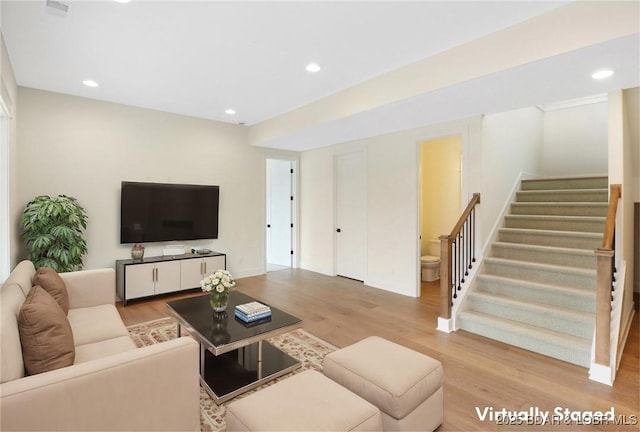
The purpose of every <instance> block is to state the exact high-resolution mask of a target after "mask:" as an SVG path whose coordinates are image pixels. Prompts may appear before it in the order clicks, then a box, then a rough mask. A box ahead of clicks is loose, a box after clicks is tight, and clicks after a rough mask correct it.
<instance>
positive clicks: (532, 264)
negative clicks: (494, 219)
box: [485, 257, 596, 276]
mask: <svg viewBox="0 0 640 432" xmlns="http://www.w3.org/2000/svg"><path fill="white" fill-rule="evenodd" d="M485 262H488V263H500V264H506V265H513V266H518V267H522V268H530V269H536V270H549V271H557V272H564V273H572V274H576V275H586V276H595V275H596V270H595V269H593V270H591V269H581V268H577V267H569V266H559V265H553V264H543V263H535V262H529V261H518V260H512V259H508V258H496V257H487V258H485Z"/></svg>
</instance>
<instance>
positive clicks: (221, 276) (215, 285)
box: [200, 270, 236, 293]
mask: <svg viewBox="0 0 640 432" xmlns="http://www.w3.org/2000/svg"><path fill="white" fill-rule="evenodd" d="M235 285H236V282H235V281H234V280H233V277H232V276H231V273H229V272H228V271H227V270H216V271H214V272H213V273H211V274H210V275H209V276H207V277H206V278H204V279H202V280H201V281H200V287H201V288H202V291H205V292H212V291H214V290H215V291H216V292H219V293H228V292H229V291H231V288H233V287H234V286H235Z"/></svg>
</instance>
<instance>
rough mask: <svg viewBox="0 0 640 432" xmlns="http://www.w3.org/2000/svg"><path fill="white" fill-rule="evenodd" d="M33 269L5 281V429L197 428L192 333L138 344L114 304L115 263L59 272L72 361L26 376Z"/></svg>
mask: <svg viewBox="0 0 640 432" xmlns="http://www.w3.org/2000/svg"><path fill="white" fill-rule="evenodd" d="M34 274H35V269H34V267H33V264H32V263H31V262H30V261H23V262H21V263H19V264H18V265H17V266H16V268H15V269H14V270H13V272H12V273H11V274H10V275H9V278H8V279H7V280H6V281H5V282H4V283H3V284H2V286H1V287H0V306H1V311H0V313H1V315H0V325H1V327H0V343H1V347H0V348H1V351H0V354H1V360H0V397H1V399H0V430H3V431H9V430H31V431H35V430H85V431H90V430H101V431H106V430H146V431H151V430H154V431H156V430H172V431H178V430H192V431H194V430H199V429H200V407H199V398H200V396H199V395H200V393H199V389H200V388H199V374H198V368H199V363H198V362H199V351H198V345H197V343H196V342H195V341H194V340H193V339H191V338H187V337H184V338H178V339H174V340H171V341H169V342H163V343H160V344H156V345H152V346H148V347H144V348H136V346H135V344H134V343H133V341H132V339H131V338H130V337H129V334H128V332H127V329H126V327H125V326H124V324H123V322H122V320H121V318H120V315H119V314H118V311H117V309H116V308H115V304H114V302H115V272H114V270H113V269H99V270H86V271H78V272H70V273H61V274H60V276H61V277H62V279H63V280H64V282H65V284H66V288H67V291H68V295H69V312H68V315H67V317H68V320H69V324H70V325H71V329H72V331H73V340H74V346H75V360H74V362H73V365H71V366H67V367H62V368H60V369H55V370H50V371H48V372H43V373H39V374H36V375H31V376H25V370H24V362H23V357H22V346H21V343H20V334H19V330H18V324H17V316H18V314H19V313H20V309H21V307H22V304H23V302H24V300H25V296H26V294H27V293H28V292H29V290H30V289H31V284H32V279H33V277H34Z"/></svg>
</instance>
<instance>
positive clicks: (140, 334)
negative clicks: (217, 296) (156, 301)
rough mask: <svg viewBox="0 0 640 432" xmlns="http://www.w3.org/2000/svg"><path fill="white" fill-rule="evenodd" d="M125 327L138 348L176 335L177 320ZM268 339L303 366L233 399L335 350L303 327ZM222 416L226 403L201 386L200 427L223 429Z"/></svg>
mask: <svg viewBox="0 0 640 432" xmlns="http://www.w3.org/2000/svg"><path fill="white" fill-rule="evenodd" d="M127 329H128V330H129V334H130V335H131V337H132V338H133V340H134V341H135V343H136V345H137V346H138V347H142V346H145V345H153V344H157V343H160V342H164V341H167V340H169V339H174V338H175V337H176V323H175V321H173V320H172V319H171V318H162V319H159V320H155V321H148V322H145V323H142V324H136V325H133V326H129V327H127ZM182 330H183V331H182V334H183V336H184V335H186V332H185V331H184V327H183V329H182ZM268 341H269V342H271V343H272V344H273V345H275V346H276V347H278V348H280V349H281V350H282V351H284V352H286V353H287V354H289V355H290V356H292V357H295V358H296V359H298V360H300V361H301V362H302V367H301V368H299V369H297V370H296V371H294V372H291V373H289V374H287V375H284V376H282V377H280V378H278V379H275V380H273V381H270V382H268V383H266V384H264V385H262V386H260V387H258V388H256V389H254V390H251V391H249V392H247V393H244V394H242V395H240V396H238V397H236V398H234V399H232V400H237V399H240V398H242V397H244V396H247V395H249V394H251V393H253V392H255V391H258V390H260V389H261V388H264V387H266V386H269V385H271V384H273V383H275V382H278V381H280V380H283V379H286V378H287V377H289V376H291V375H293V374H294V373H297V372H300V371H303V370H306V369H315V370H321V368H322V359H323V358H324V356H325V355H327V354H329V353H330V352H332V351H335V350H336V349H337V348H336V347H335V346H333V345H331V344H330V343H328V342H326V341H323V340H322V339H319V338H317V337H315V336H313V335H312V334H311V333H308V332H306V331H304V330H302V329H298V330H294V331H292V332H289V333H287V334H284V335H282V336H278V337H275V338H272V339H268ZM225 417H226V408H225V404H222V405H216V404H215V403H214V402H213V400H212V399H211V398H210V397H209V395H208V394H207V392H206V391H204V389H203V388H202V387H200V429H201V430H203V431H224V430H226V423H225Z"/></svg>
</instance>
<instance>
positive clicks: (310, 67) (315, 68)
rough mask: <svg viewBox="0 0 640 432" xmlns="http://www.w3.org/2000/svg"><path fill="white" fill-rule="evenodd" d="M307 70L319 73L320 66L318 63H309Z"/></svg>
mask: <svg viewBox="0 0 640 432" xmlns="http://www.w3.org/2000/svg"><path fill="white" fill-rule="evenodd" d="M305 69H307V71H308V72H318V71H319V70H320V65H319V64H318V63H309V64H308V65H307V67H306V68H305Z"/></svg>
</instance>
